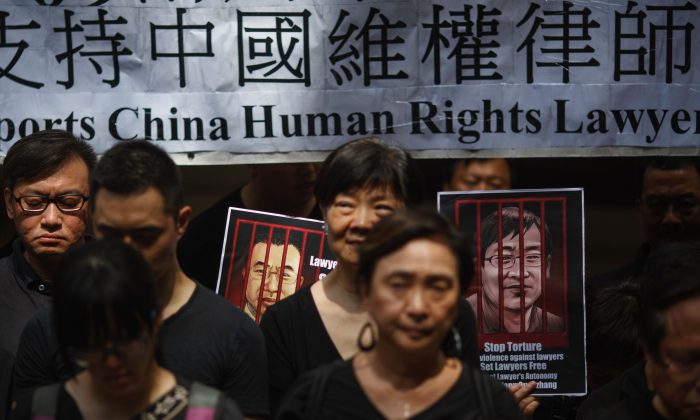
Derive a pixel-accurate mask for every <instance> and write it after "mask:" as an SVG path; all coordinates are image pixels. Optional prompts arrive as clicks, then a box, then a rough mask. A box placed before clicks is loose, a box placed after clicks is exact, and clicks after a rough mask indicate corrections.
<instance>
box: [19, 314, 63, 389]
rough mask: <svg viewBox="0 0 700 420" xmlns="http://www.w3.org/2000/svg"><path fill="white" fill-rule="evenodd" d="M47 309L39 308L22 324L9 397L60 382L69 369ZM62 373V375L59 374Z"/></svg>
mask: <svg viewBox="0 0 700 420" xmlns="http://www.w3.org/2000/svg"><path fill="white" fill-rule="evenodd" d="M49 315H50V310H49V309H48V308H44V309H42V310H40V311H39V312H38V313H37V314H36V315H35V316H34V317H33V318H32V319H31V320H29V322H28V323H27V325H26V326H25V327H24V331H22V337H21V338H20V341H19V349H18V351H17V357H16V361H15V371H14V380H13V388H12V397H13V399H14V400H17V399H18V398H19V397H20V396H21V395H22V394H23V393H26V392H28V391H31V390H32V389H34V388H36V387H39V386H42V385H48V384H52V383H56V382H60V381H61V380H62V379H66V378H67V377H68V376H70V375H69V374H68V372H64V371H65V370H66V366H65V364H64V363H63V361H62V358H61V357H60V356H59V352H58V342H57V341H56V336H55V334H54V332H53V328H52V324H51V319H50V317H49ZM62 376H63V377H62Z"/></svg>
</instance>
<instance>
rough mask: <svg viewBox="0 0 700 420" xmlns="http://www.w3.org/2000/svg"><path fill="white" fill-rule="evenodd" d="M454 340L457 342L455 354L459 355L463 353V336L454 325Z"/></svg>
mask: <svg viewBox="0 0 700 420" xmlns="http://www.w3.org/2000/svg"><path fill="white" fill-rule="evenodd" d="M452 340H453V341H454V344H455V356H456V357H459V356H461V355H462V336H461V335H460V334H459V330H458V329H457V328H456V327H455V326H452Z"/></svg>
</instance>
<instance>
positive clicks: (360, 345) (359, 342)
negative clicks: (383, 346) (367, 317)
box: [357, 321, 377, 352]
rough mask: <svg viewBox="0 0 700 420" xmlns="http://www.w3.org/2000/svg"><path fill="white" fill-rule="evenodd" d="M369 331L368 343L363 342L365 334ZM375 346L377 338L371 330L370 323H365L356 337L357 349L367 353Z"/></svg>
mask: <svg viewBox="0 0 700 420" xmlns="http://www.w3.org/2000/svg"><path fill="white" fill-rule="evenodd" d="M367 330H369V338H370V340H369V343H366V342H365V341H366V340H363V338H364V336H365V333H366V332H367ZM376 344H377V337H375V336H374V329H373V328H372V323H371V322H369V321H367V322H366V323H365V324H364V325H363V326H362V328H360V334H359V335H358V336H357V348H359V349H360V350H362V351H364V352H368V351H370V350H372V349H373V348H374V346H375V345H376Z"/></svg>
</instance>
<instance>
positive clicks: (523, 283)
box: [467, 207, 564, 333]
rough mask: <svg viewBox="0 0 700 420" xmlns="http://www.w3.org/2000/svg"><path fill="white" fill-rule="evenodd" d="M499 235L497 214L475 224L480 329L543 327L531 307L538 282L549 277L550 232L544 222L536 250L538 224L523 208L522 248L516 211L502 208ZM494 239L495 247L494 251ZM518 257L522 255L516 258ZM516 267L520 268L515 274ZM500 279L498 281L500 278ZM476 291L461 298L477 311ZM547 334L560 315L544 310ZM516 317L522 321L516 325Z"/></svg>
mask: <svg viewBox="0 0 700 420" xmlns="http://www.w3.org/2000/svg"><path fill="white" fill-rule="evenodd" d="M500 219H501V220H500V223H501V229H500V231H501V232H502V235H501V236H500V237H499V234H498V232H499V226H498V224H499V212H498V211H495V212H493V213H491V214H490V215H488V216H487V217H486V218H485V219H484V220H483V221H482V222H481V235H480V238H477V241H478V243H479V245H480V246H479V249H480V251H481V254H480V257H481V259H480V261H481V265H480V267H479V268H478V269H479V270H480V273H481V319H482V328H481V329H480V330H481V332H483V333H498V332H508V333H521V332H541V331H543V325H544V322H543V318H544V314H543V311H542V308H540V307H538V306H537V305H536V303H537V300H538V299H539V298H540V296H541V294H542V282H543V281H545V280H546V279H547V278H548V277H549V266H550V264H551V259H552V254H551V243H552V235H551V233H550V231H549V228H548V227H547V226H546V225H544V244H545V247H544V253H543V252H542V239H541V236H542V231H541V229H542V227H543V226H542V223H541V221H540V218H539V217H537V216H535V214H533V213H532V212H531V211H529V210H523V214H522V232H523V236H522V248H523V249H522V250H521V237H520V232H521V230H520V223H521V222H520V211H519V209H518V208H517V207H504V208H502V209H501V213H500ZM499 243H500V247H501V251H500V253H499ZM521 258H522V259H523V260H522V261H521ZM521 267H522V272H521ZM501 278H502V279H503V280H502V282H501V280H500V279H501ZM501 294H502V295H503V296H502V297H503V311H502V314H503V330H501V310H500V299H501V296H500V295H501ZM477 296H478V294H473V295H471V296H469V297H468V298H467V301H468V302H469V304H470V305H471V306H472V308H473V309H474V311H475V312H477V311H478V302H477V298H478V297H477ZM546 316H547V332H558V331H562V330H563V328H564V324H563V322H562V319H561V318H560V317H559V316H557V315H555V314H553V313H549V312H548V313H547V314H546ZM521 320H524V325H522V322H521Z"/></svg>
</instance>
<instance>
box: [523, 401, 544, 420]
mask: <svg viewBox="0 0 700 420" xmlns="http://www.w3.org/2000/svg"><path fill="white" fill-rule="evenodd" d="M533 398H534V397H533ZM539 406H540V402H539V401H537V400H535V401H532V402H531V403H530V404H528V405H527V406H526V407H525V408H523V409H522V410H521V411H522V413H523V415H525V417H528V418H529V417H532V415H533V414H535V410H537V407H539Z"/></svg>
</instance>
